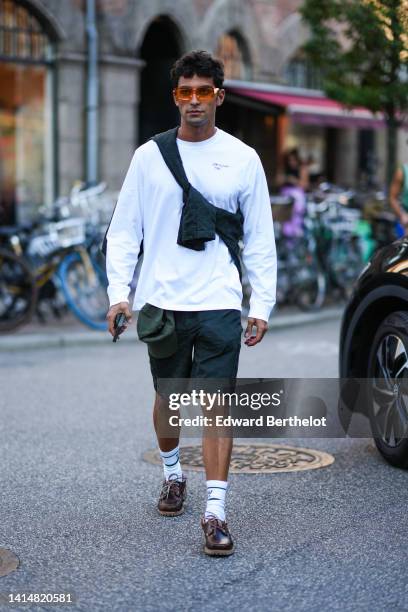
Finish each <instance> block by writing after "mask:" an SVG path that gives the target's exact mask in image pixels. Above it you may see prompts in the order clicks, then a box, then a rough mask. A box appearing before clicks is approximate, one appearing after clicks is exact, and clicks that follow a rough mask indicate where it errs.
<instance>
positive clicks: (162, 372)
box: [149, 308, 243, 391]
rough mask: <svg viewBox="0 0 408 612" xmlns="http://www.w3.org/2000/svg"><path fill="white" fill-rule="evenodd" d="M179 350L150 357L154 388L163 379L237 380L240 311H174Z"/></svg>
mask: <svg viewBox="0 0 408 612" xmlns="http://www.w3.org/2000/svg"><path fill="white" fill-rule="evenodd" d="M174 320H175V325H176V333H177V344H178V348H177V352H176V353H175V354H174V355H172V356H171V357H165V358H163V359H158V358H157V357H151V356H150V355H149V359H150V369H151V372H152V376H153V384H154V388H155V389H156V391H157V380H158V379H160V378H164V379H166V378H177V379H190V378H194V379H195V378H197V379H200V378H205V379H220V378H222V379H229V380H235V378H236V376H237V371H238V360H239V352H240V349H241V336H242V332H243V327H242V324H241V311H239V310H232V309H229V308H227V309H223V310H200V311H194V312H193V311H180V310H177V311H176V310H175V311H174Z"/></svg>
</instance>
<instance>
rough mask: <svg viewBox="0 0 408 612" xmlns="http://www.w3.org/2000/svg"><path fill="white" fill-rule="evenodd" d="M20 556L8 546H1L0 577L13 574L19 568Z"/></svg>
mask: <svg viewBox="0 0 408 612" xmlns="http://www.w3.org/2000/svg"><path fill="white" fill-rule="evenodd" d="M19 563H20V562H19V560H18V557H16V555H15V554H14V553H12V552H11V550H7V548H0V577H1V576H7V574H11V572H14V570H16V569H17V568H18V564H19Z"/></svg>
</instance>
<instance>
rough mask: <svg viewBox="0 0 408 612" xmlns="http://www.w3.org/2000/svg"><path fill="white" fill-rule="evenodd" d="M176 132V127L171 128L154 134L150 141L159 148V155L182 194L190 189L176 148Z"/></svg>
mask: <svg viewBox="0 0 408 612" xmlns="http://www.w3.org/2000/svg"><path fill="white" fill-rule="evenodd" d="M177 131H178V127H176V128H172V129H171V130H168V131H167V132H162V133H161V134H156V135H155V136H153V137H152V139H151V140H154V142H155V143H156V144H157V146H158V147H159V150H160V153H161V154H162V157H163V159H164V161H165V162H166V165H167V167H168V169H169V170H170V172H171V173H172V175H173V176H174V178H175V180H176V182H177V183H178V184H179V185H180V187H181V188H182V190H183V193H187V192H188V190H189V189H190V183H189V180H188V178H187V175H186V172H185V170H184V166H183V162H182V160H181V156H180V151H179V149H178V146H177V141H176V139H177Z"/></svg>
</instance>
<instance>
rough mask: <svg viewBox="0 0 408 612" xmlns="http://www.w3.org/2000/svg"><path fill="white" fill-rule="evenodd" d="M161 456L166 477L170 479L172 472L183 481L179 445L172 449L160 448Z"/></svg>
mask: <svg viewBox="0 0 408 612" xmlns="http://www.w3.org/2000/svg"><path fill="white" fill-rule="evenodd" d="M159 450H160V449H159ZM160 457H161V458H162V461H163V471H164V479H165V480H168V479H169V477H170V476H171V475H172V474H177V480H180V481H181V480H182V479H183V470H182V469H181V465H180V451H179V447H178V446H176V448H173V450H171V451H162V450H160Z"/></svg>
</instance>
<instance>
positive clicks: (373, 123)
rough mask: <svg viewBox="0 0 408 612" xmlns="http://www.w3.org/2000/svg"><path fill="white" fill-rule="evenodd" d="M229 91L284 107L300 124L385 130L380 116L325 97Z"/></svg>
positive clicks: (229, 87)
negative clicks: (348, 107) (381, 128)
mask: <svg viewBox="0 0 408 612" xmlns="http://www.w3.org/2000/svg"><path fill="white" fill-rule="evenodd" d="M227 90H228V91H231V93H234V94H236V95H238V96H242V97H246V98H249V99H251V100H257V101H259V102H264V103H267V104H271V105H274V106H280V107H282V108H285V109H286V111H287V113H288V114H289V115H291V116H292V117H293V120H294V121H296V122H298V123H306V124H312V125H325V126H332V127H360V128H365V127H366V128H378V127H384V119H383V117H382V115H381V114H378V115H373V114H372V113H371V112H370V111H369V110H367V109H366V108H361V107H358V108H357V107H356V108H353V109H351V110H349V109H346V108H345V107H343V106H342V105H341V104H340V103H339V102H335V101H334V100H330V99H329V98H325V97H324V96H323V95H322V96H318V95H314V96H306V95H296V94H294V93H292V92H291V93H284V92H280V91H279V92H278V91H262V90H260V89H255V88H249V87H234V86H227Z"/></svg>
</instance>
